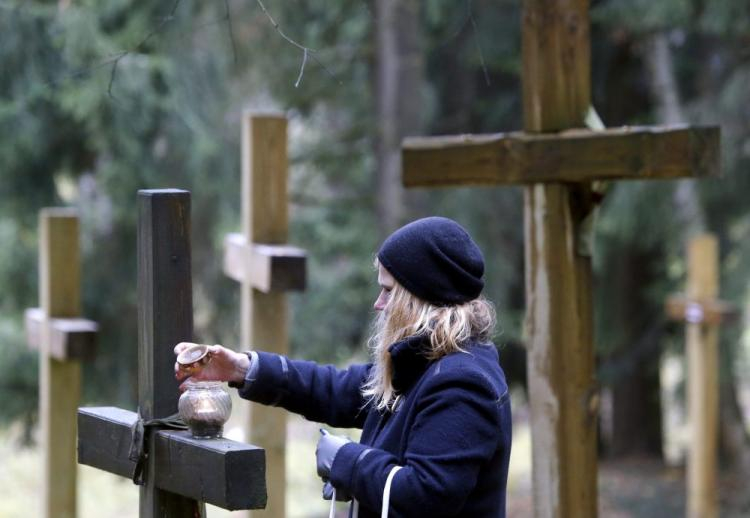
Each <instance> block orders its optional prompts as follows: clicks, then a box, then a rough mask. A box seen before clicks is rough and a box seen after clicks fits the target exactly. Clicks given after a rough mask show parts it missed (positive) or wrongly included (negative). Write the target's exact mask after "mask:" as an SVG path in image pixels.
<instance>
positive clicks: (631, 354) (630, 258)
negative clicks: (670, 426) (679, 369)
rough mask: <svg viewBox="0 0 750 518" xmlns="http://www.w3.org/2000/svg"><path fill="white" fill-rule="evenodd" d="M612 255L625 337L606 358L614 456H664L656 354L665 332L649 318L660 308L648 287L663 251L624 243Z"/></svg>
mask: <svg viewBox="0 0 750 518" xmlns="http://www.w3.org/2000/svg"><path fill="white" fill-rule="evenodd" d="M619 248H620V250H619V251H618V252H617V257H614V258H611V262H612V263H613V266H612V271H613V274H612V275H611V277H610V282H612V283H613V285H612V286H610V288H609V290H608V291H611V292H612V293H618V294H619V295H618V296H617V301H616V302H612V303H613V304H617V306H618V307H617V308H616V310H615V314H616V316H615V325H616V327H617V329H618V330H619V332H618V333H617V334H618V335H620V336H622V337H623V339H624V341H623V342H621V343H620V344H619V347H618V349H617V351H616V353H615V355H614V357H610V358H608V359H607V361H606V363H607V364H609V368H608V369H607V370H608V371H609V372H610V373H611V375H610V379H611V383H612V436H611V443H610V445H609V446H610V448H609V453H610V454H611V455H612V456H616V457H622V456H641V457H656V458H661V452H662V429H661V400H660V398H659V369H658V363H656V362H654V360H653V358H654V355H655V354H656V352H655V351H656V350H658V347H657V346H656V345H655V344H656V343H657V341H658V340H659V339H660V336H661V333H659V332H654V329H653V325H652V323H650V322H649V319H650V318H651V316H652V315H653V314H655V313H656V312H658V311H660V308H658V307H657V308H655V307H653V303H651V302H649V300H648V297H647V296H646V293H645V292H644V291H643V290H634V289H632V286H648V285H650V284H652V283H653V282H654V281H655V278H656V276H657V275H658V274H657V273H655V272H654V270H655V268H654V261H660V260H661V255H660V254H654V253H645V252H639V251H637V250H634V249H633V248H630V247H625V246H622V247H619Z"/></svg>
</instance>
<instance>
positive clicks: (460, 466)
mask: <svg viewBox="0 0 750 518" xmlns="http://www.w3.org/2000/svg"><path fill="white" fill-rule="evenodd" d="M424 342H425V339H424V338H422V337H411V338H408V339H406V340H403V341H401V342H397V343H395V344H394V345H392V346H391V348H390V353H391V357H392V358H393V366H394V377H393V386H394V388H395V389H396V390H397V392H398V394H399V395H400V398H399V399H400V401H399V402H398V405H397V407H396V410H395V411H394V412H379V411H377V410H375V409H373V408H372V407H371V405H370V404H368V403H367V401H366V400H365V399H364V398H363V397H362V395H361V392H360V389H361V387H362V384H363V383H364V382H365V380H366V379H367V376H368V374H369V371H370V369H371V367H372V365H371V364H368V365H354V366H352V367H349V368H348V369H345V370H339V369H336V368H335V367H333V366H330V365H327V366H321V365H317V364H316V363H313V362H307V361H298V360H289V359H287V358H286V357H284V356H279V355H275V354H269V353H263V352H259V353H258V358H259V361H258V366H257V370H255V369H253V370H254V371H255V375H254V377H255V381H254V382H252V383H246V384H245V385H244V386H243V387H242V388H240V395H241V396H242V397H244V398H246V399H250V400H253V401H257V402H259V403H264V404H270V405H278V406H281V407H283V408H286V409H287V410H290V411H292V412H296V413H299V414H302V415H303V416H304V417H306V418H307V419H309V420H312V421H317V422H324V423H327V424H329V425H331V426H334V427H342V428H355V427H356V428H362V437H361V439H360V443H354V442H352V443H349V444H346V445H344V446H343V447H342V448H341V449H340V450H339V452H338V454H337V455H336V458H335V459H334V462H333V466H332V468H331V482H332V484H333V485H334V487H336V488H337V489H340V490H342V489H343V490H344V491H346V492H347V493H349V494H350V495H352V496H354V498H356V499H357V500H358V501H359V502H360V509H359V516H360V517H362V518H366V517H369V516H380V508H381V504H382V495H383V488H384V486H385V481H386V477H387V476H388V473H389V472H390V470H391V468H392V467H393V466H394V465H399V466H403V469H401V470H400V471H399V472H398V473H397V474H396V475H395V476H394V478H393V482H392V486H391V499H390V514H389V516H391V517H406V516H408V517H417V516H429V517H438V516H466V517H504V516H505V490H506V482H507V478H508V462H509V458H510V446H511V413H510V400H509V396H508V386H507V384H506V381H505V375H504V374H503V371H502V369H501V368H500V364H499V362H498V354H497V350H496V349H495V347H494V345H492V344H479V343H470V344H467V345H466V346H464V347H463V348H464V349H465V351H466V352H457V353H453V354H449V355H447V356H444V357H443V358H440V359H439V360H436V361H428V360H427V359H426V358H425V357H424V356H423V355H422V350H423V347H424ZM368 450H369V451H368Z"/></svg>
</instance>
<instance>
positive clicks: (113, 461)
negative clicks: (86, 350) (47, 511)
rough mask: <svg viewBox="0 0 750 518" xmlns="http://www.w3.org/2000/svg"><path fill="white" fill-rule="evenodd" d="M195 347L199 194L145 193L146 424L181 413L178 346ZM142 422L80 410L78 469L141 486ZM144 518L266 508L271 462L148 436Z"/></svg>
mask: <svg viewBox="0 0 750 518" xmlns="http://www.w3.org/2000/svg"><path fill="white" fill-rule="evenodd" d="M192 340H193V299H192V282H191V271H190V193H189V192H187V191H181V190H172V189H169V190H145V191H139V192H138V409H139V413H140V417H141V418H142V419H143V420H151V419H155V418H165V417H168V416H170V415H173V414H175V413H176V412H177V401H178V399H179V396H180V394H179V390H178V382H177V380H175V378H174V370H173V366H174V361H175V357H174V353H173V348H174V346H175V345H176V344H177V343H179V342H182V341H192ZM138 417H139V416H138V414H136V413H135V412H130V411H128V410H123V409H120V408H113V407H98V408H79V409H78V461H79V462H80V463H81V464H87V465H90V466H93V467H95V468H99V469H103V470H105V471H109V472H111V473H115V474H118V475H121V476H124V477H133V474H134V470H135V467H136V462H135V460H133V459H131V455H130V449H131V442H132V433H131V430H132V428H133V426H134V424H135V423H136V421H137V420H138ZM147 430H148V431H147V434H146V444H147V449H146V451H147V452H148V455H147V461H146V463H145V466H146V467H145V472H144V475H145V484H144V485H142V486H141V490H140V514H139V516H140V517H141V518H151V517H154V518H155V517H160V518H161V517H170V518H183V517H185V518H187V517H190V518H194V517H197V516H205V511H204V507H205V506H204V505H203V502H208V503H210V504H213V505H216V506H218V507H222V508H225V509H232V510H234V509H257V508H262V507H263V506H264V505H265V504H266V485H265V478H264V476H265V452H264V451H263V450H262V449H260V448H257V447H255V446H251V445H248V444H243V443H238V442H235V441H230V440H227V439H209V440H205V439H203V440H198V439H193V438H192V437H191V435H190V433H189V432H188V431H182V430H159V429H153V428H147Z"/></svg>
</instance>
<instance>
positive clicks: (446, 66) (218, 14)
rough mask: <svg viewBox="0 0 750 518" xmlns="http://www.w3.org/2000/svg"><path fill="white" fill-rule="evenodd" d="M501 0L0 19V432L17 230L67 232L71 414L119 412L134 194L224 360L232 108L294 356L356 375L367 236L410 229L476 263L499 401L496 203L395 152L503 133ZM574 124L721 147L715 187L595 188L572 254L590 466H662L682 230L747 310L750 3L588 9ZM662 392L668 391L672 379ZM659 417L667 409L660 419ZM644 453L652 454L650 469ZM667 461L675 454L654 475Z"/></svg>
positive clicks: (68, 11) (730, 376) (503, 295)
mask: <svg viewBox="0 0 750 518" xmlns="http://www.w3.org/2000/svg"><path fill="white" fill-rule="evenodd" d="M520 10H521V1H520V0H492V1H490V0H474V1H471V0H466V1H452V2H448V1H440V0H403V1H398V2H397V1H392V2H391V1H387V0H382V1H380V0H372V1H340V0H307V1H300V0H283V1H282V0H264V1H263V2H261V1H260V0H247V1H239V0H222V1H219V0H213V1H203V2H199V1H193V0H175V1H173V2H171V3H166V2H144V1H139V0H109V1H107V2H96V1H93V0H76V1H72V0H59V1H58V2H53V1H50V2H41V1H23V2H21V1H19V0H0V135H2V139H0V180H1V181H0V286H2V296H0V358H2V359H3V360H2V361H1V362H0V401H2V405H1V410H2V411H1V412H0V426H9V425H11V424H14V423H15V424H18V423H22V428H23V429H24V430H25V433H24V434H22V440H23V441H25V442H26V443H29V442H31V441H32V431H33V429H34V425H35V423H36V419H37V416H36V412H37V410H36V405H37V390H36V386H37V380H38V378H37V360H36V354H35V353H33V352H30V351H28V350H27V348H26V346H25V338H24V336H23V325H22V324H23V310H24V309H25V308H27V307H33V306H36V305H37V304H38V297H37V289H38V285H37V283H38V281H37V275H38V270H37V253H38V235H37V218H38V211H39V209H41V208H42V207H46V206H56V205H68V206H74V207H77V208H78V210H79V212H80V214H81V217H82V234H81V235H82V247H83V253H82V257H83V261H84V266H83V272H84V275H83V286H82V289H83V292H84V313H85V315H86V316H87V318H91V319H93V320H96V321H98V322H99V323H100V326H101V333H100V338H99V341H100V349H99V351H100V352H99V354H98V355H97V357H96V360H95V361H94V362H92V363H89V364H86V365H85V366H84V373H85V383H84V391H85V396H84V397H85V400H86V402H87V403H90V404H103V403H106V404H117V405H120V406H124V407H127V408H133V407H134V405H135V400H136V384H135V381H134V380H135V379H136V374H135V368H136V358H135V354H136V347H135V343H136V341H137V337H136V283H135V279H136V271H135V270H136V255H135V237H136V236H135V234H136V210H135V200H136V198H135V193H136V191H137V190H138V189H142V188H161V187H178V188H185V189H189V190H190V191H192V205H193V209H192V218H193V282H194V292H195V329H196V338H197V340H199V341H206V342H209V343H223V344H227V345H229V346H233V347H236V348H238V349H244V348H246V347H247V346H248V345H252V346H255V347H258V348H261V349H262V348H263V344H239V343H238V341H239V323H238V314H239V309H238V307H239V300H238V297H239V290H238V288H237V286H236V285H235V283H234V282H233V281H231V280H229V279H228V278H226V277H225V276H224V275H223V273H222V270H221V257H222V241H223V236H224V235H225V234H226V233H227V232H230V231H235V230H237V229H238V228H239V226H240V222H239V215H240V197H239V195H238V189H239V185H240V163H239V161H240V138H239V137H240V121H241V115H242V112H243V110H245V109H255V110H261V111H270V110H281V111H284V112H286V113H287V114H288V116H289V118H290V128H289V151H290V204H291V205H290V206H291V214H290V222H291V233H290V242H291V243H292V244H294V245H296V246H300V247H302V248H304V249H306V250H307V252H308V258H309V259H308V268H309V270H308V279H309V285H308V289H307V291H306V292H304V293H302V294H298V295H294V296H293V297H292V299H291V303H292V321H291V337H292V345H291V347H292V355H293V356H295V357H305V358H309V359H314V360H320V361H330V362H336V363H341V362H345V361H347V360H349V359H350V358H352V357H359V358H364V357H365V355H366V350H365V345H364V344H365V342H366V339H367V335H368V332H369V322H370V320H371V318H372V309H371V305H372V301H373V299H374V297H375V296H376V294H377V287H376V283H375V274H374V269H373V267H372V260H373V257H374V251H375V250H376V249H377V246H378V244H379V243H380V241H381V239H382V238H383V237H384V236H385V235H387V234H388V233H389V232H390V231H392V230H393V229H395V228H396V227H397V226H398V225H400V224H402V223H404V222H406V221H409V220H411V219H414V218H416V217H420V216H424V215H432V214H440V215H445V216H449V217H453V218H455V219H457V220H459V221H460V222H461V223H462V224H464V225H465V226H466V227H467V228H468V229H469V231H470V233H471V234H472V235H474V236H475V237H476V239H477V241H478V242H479V243H480V246H481V248H482V249H483V250H484V253H485V257H486V262H487V273H486V279H487V289H486V294H487V295H488V297H489V298H491V299H492V300H493V301H494V302H495V304H496V306H497V310H498V316H499V321H500V331H501V332H500V333H499V334H498V337H497V344H498V346H499V347H500V349H501V356H502V357H503V361H504V365H505V367H506V370H507V371H508V373H509V376H510V377H511V378H512V380H513V381H514V383H515V382H517V383H518V384H519V385H518V386H522V385H523V378H524V376H525V374H524V370H523V369H524V367H523V343H524V336H523V325H522V324H523V314H524V281H523V214H522V191H521V189H520V188H507V187H504V188H487V187H482V188H453V189H449V190H448V189H446V190H440V189H438V190H415V191H405V190H404V189H403V188H402V187H401V185H400V170H399V160H400V157H399V149H400V141H401V139H402V138H403V137H404V136H407V135H428V134H456V133H479V132H499V131H510V130H514V129H519V128H521V127H522V120H521V113H522V109H521V85H520V72H521V48H520ZM591 21H592V26H591V36H592V82H593V91H592V94H593V102H594V106H595V108H596V110H597V111H598V113H599V115H600V116H601V118H602V119H603V121H604V122H605V124H606V125H607V126H618V125H638V124H653V123H677V122H688V123H698V124H719V125H721V128H722V150H721V152H722V171H723V178H721V179H718V180H717V179H713V180H705V181H699V182H694V181H681V182H622V183H619V184H613V185H611V186H610V188H609V190H608V192H607V195H606V197H605V198H604V200H603V203H602V204H601V207H600V209H599V215H598V220H597V224H596V229H595V236H594V237H595V239H594V243H595V244H594V269H595V283H596V284H595V301H596V305H595V319H596V345H597V351H598V353H597V354H598V376H599V380H600V383H601V386H602V390H603V393H604V394H605V395H606V398H605V409H606V410H607V412H606V415H605V418H606V419H604V420H603V424H602V434H601V436H602V440H601V443H602V444H601V446H602V447H601V451H602V455H603V456H604V457H607V458H618V457H623V456H625V457H627V456H643V457H650V458H655V459H662V458H663V457H664V455H665V447H664V446H665V444H664V443H665V441H664V439H665V433H664V429H663V421H664V420H663V419H662V415H663V413H665V412H667V411H672V412H675V410H674V409H669V408H663V406H664V404H665V401H668V402H669V405H676V406H677V407H678V408H679V407H680V406H681V405H682V402H681V398H682V393H683V391H682V388H681V387H682V385H681V384H680V382H679V379H678V383H677V384H676V386H675V387H676V388H675V389H674V394H673V395H674V399H670V400H665V399H664V398H663V394H662V392H660V373H663V372H664V365H665V361H668V360H670V359H671V361H673V363H674V361H676V362H677V364H678V365H679V363H680V361H681V360H680V358H682V354H683V334H682V327H681V326H680V325H678V324H674V323H669V322H668V321H667V320H666V318H665V316H664V312H663V309H662V308H663V303H664V301H665V299H666V298H667V296H668V295H669V294H670V293H673V292H677V291H680V290H681V289H682V287H683V285H684V280H685V279H684V274H685V262H684V250H685V244H686V241H687V239H689V237H691V236H693V235H694V234H695V233H697V232H699V231H711V232H714V233H715V234H716V235H717V236H718V239H719V242H720V247H721V273H722V278H721V292H722V296H723V298H725V299H727V300H729V301H731V302H733V303H735V304H737V305H738V306H739V307H740V308H742V310H743V311H742V313H743V315H744V314H745V313H746V307H747V304H748V287H749V283H748V281H749V280H750V203H748V197H749V196H750V175H748V174H747V170H748V168H749V167H750V88H748V86H747V85H749V84H750V2H747V1H744V0H711V1H708V0H659V1H658V2H653V1H647V0H594V1H592V2H591ZM744 325H745V318H744V317H743V318H742V319H741V322H740V323H739V324H738V325H734V326H727V327H725V328H723V329H722V344H721V414H720V415H721V427H720V436H721V451H722V462H721V463H722V466H723V468H724V470H725V471H731V472H733V473H737V474H743V476H744V479H745V480H747V478H748V477H750V442H749V440H748V427H747V418H748V414H749V413H750V412H749V411H748V409H749V408H750V395H748V394H749V391H748V388H747V382H746V380H747V379H748V378H749V377H750V376H748V374H749V373H750V354H749V353H748V350H749V346H748V340H747V337H746V336H745V332H744ZM678 370H679V369H678ZM676 412H677V413H678V414H679V410H677V411H676ZM666 453H667V454H668V452H666ZM677 457H678V461H679V453H678V454H677Z"/></svg>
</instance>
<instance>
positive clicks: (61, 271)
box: [25, 208, 97, 518]
mask: <svg viewBox="0 0 750 518" xmlns="http://www.w3.org/2000/svg"><path fill="white" fill-rule="evenodd" d="M78 229H79V225H78V215H77V214H76V212H75V211H74V210H72V209H63V208H47V209H43V210H42V211H41V213H40V215H39V300H40V302H41V306H42V307H41V308H31V309H27V310H26V313H25V325H26V336H27V342H28V345H29V348H30V349H37V350H39V373H40V375H39V420H40V423H41V446H42V452H43V453H42V455H43V464H44V467H43V470H42V474H43V475H42V476H43V483H42V513H43V516H46V517H48V518H53V517H64V518H74V517H75V516H76V481H77V476H76V471H77V469H76V468H77V466H76V422H75V412H76V408H77V407H78V405H79V400H80V396H81V360H82V359H91V358H92V357H93V355H94V348H95V343H94V337H95V335H96V331H97V325H96V323H95V322H92V321H90V320H84V319H82V318H78V316H79V315H80V314H81V286H80V278H81V266H80V257H79V255H80V252H79V230H78ZM60 473H65V474H66V475H65V476H64V477H62V476H60Z"/></svg>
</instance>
